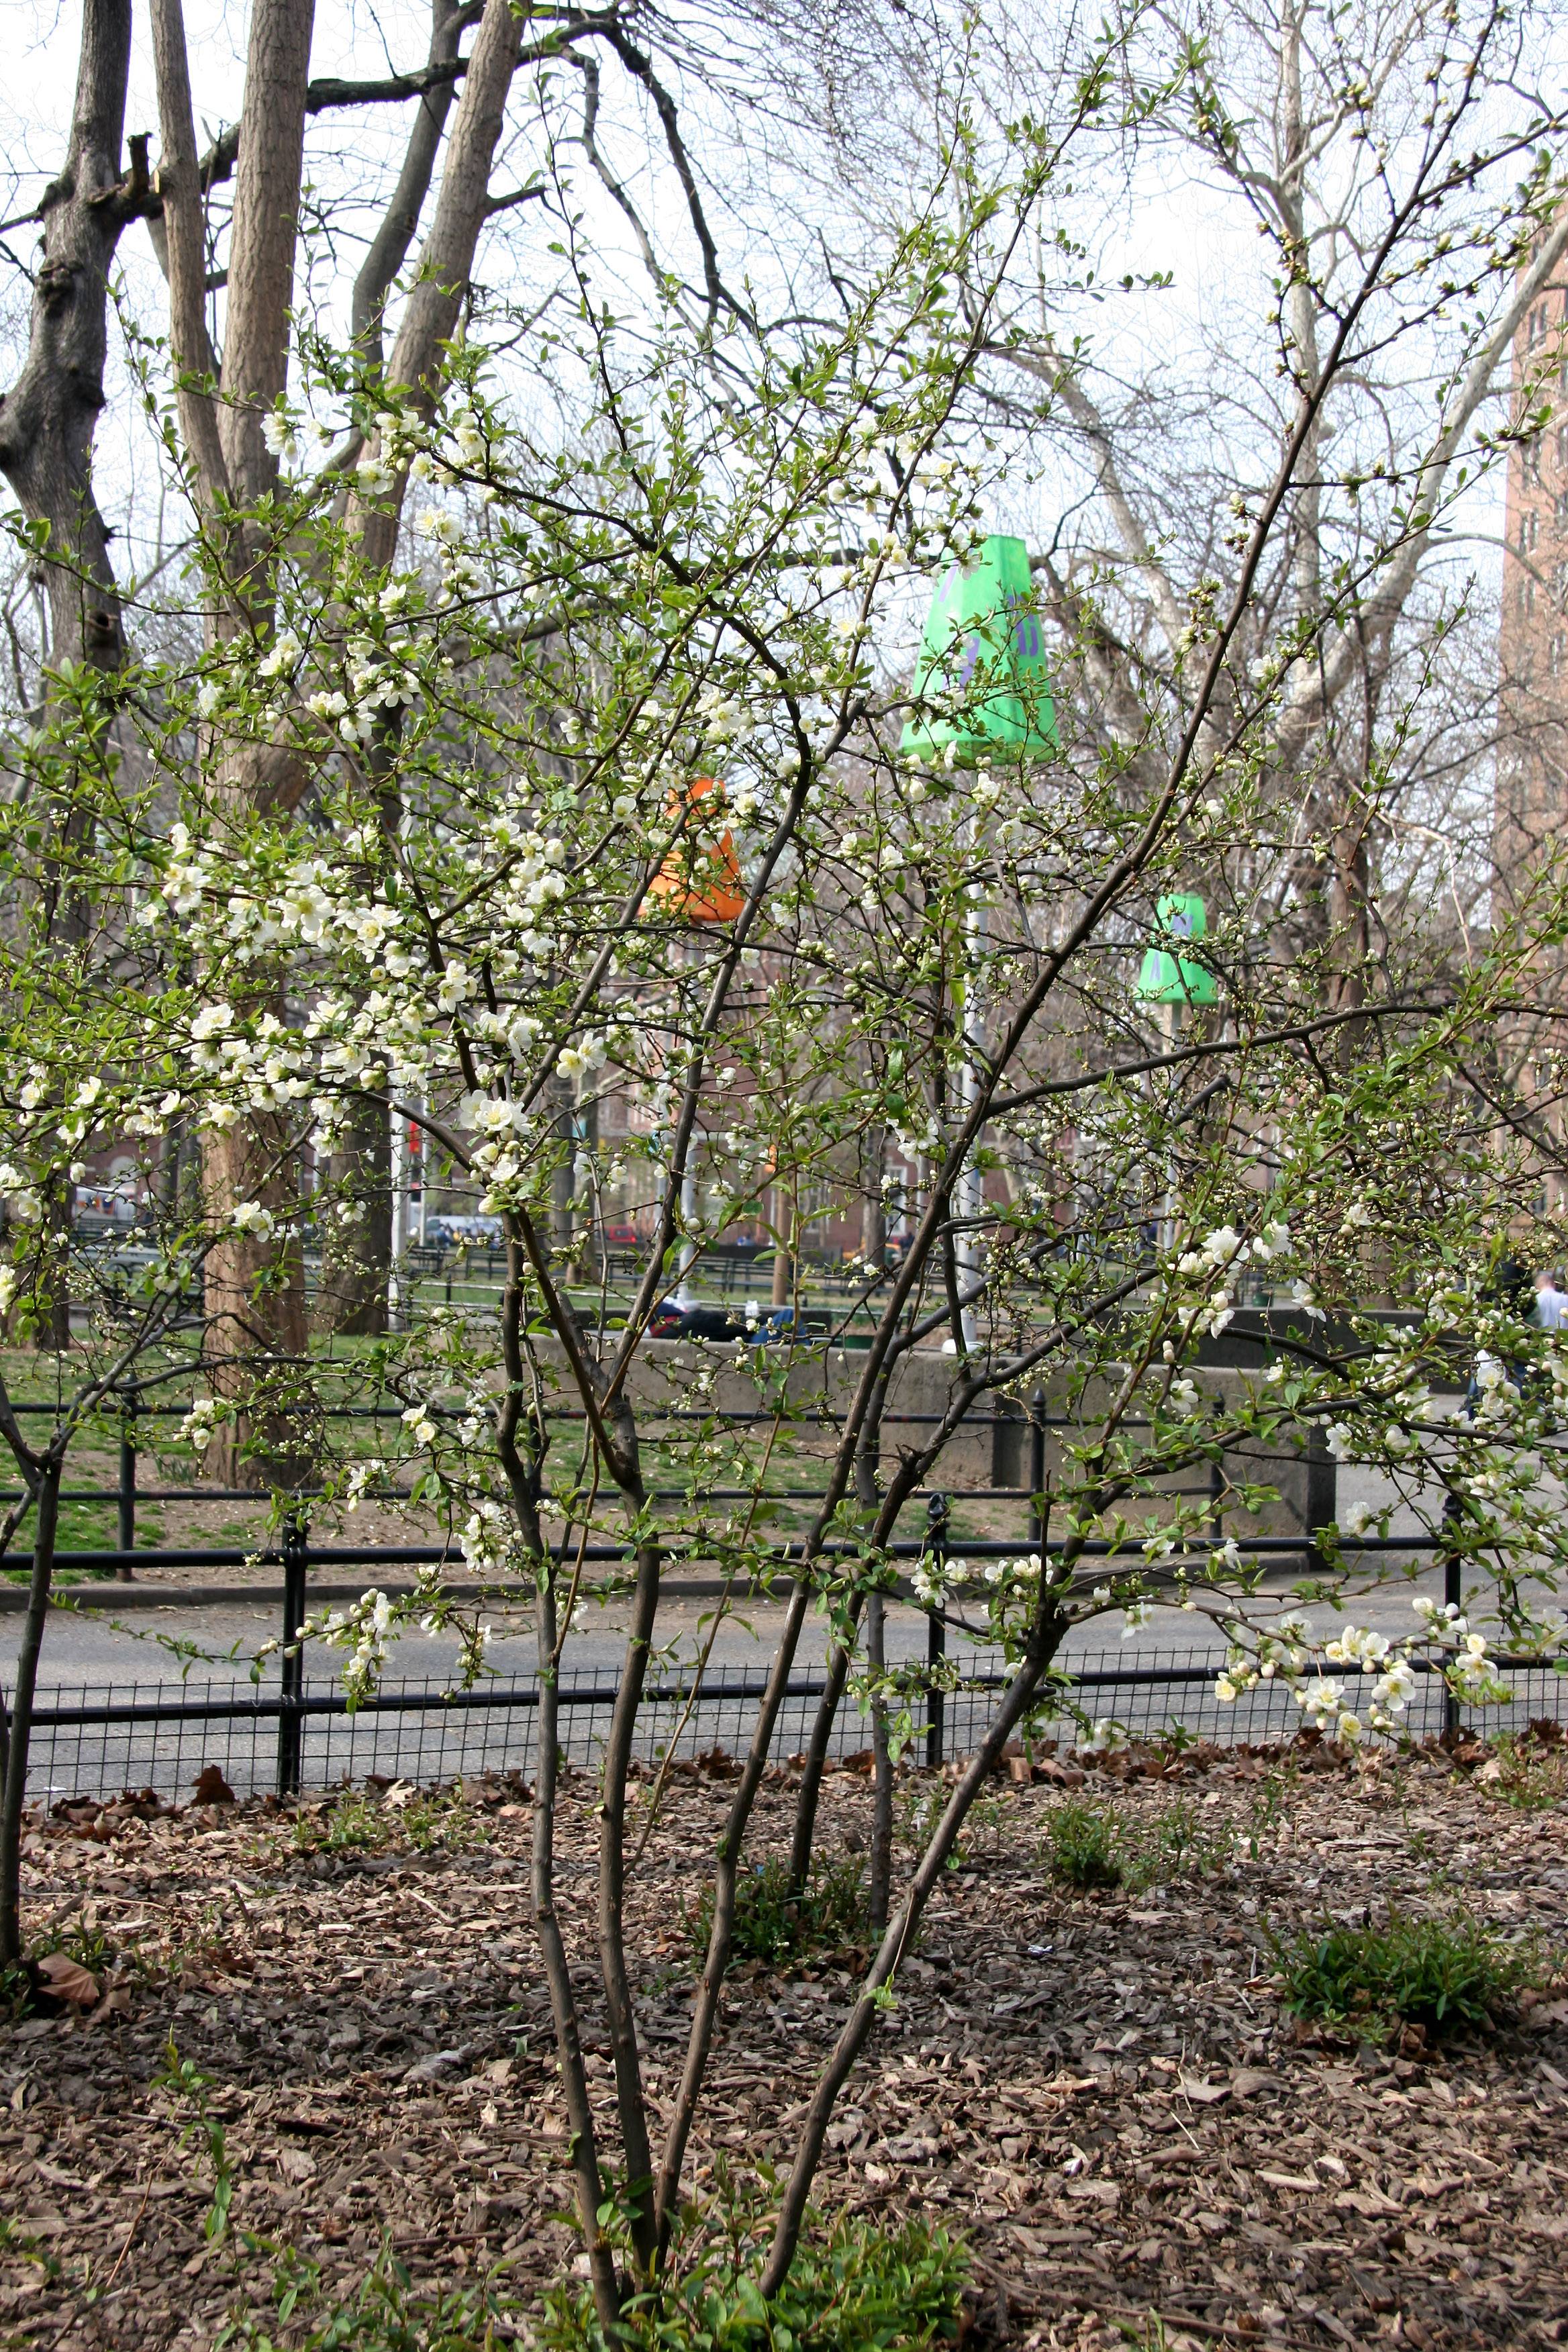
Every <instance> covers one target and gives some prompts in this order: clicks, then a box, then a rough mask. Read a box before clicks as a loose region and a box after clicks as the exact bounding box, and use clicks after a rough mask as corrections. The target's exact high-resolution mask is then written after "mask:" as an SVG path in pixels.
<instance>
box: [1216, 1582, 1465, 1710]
mask: <svg viewBox="0 0 1568 2352" xmlns="http://www.w3.org/2000/svg"><path fill="white" fill-rule="evenodd" d="M1412 1606H1413V1607H1414V1609H1415V1614H1416V1616H1417V1618H1418V1619H1419V1620H1420V1624H1419V1628H1418V1630H1417V1631H1416V1632H1415V1633H1413V1634H1409V1635H1407V1636H1405V1638H1403V1639H1400V1640H1393V1639H1391V1638H1390V1637H1389V1636H1388V1635H1387V1634H1386V1633H1380V1632H1379V1631H1378V1630H1377V1629H1376V1628H1375V1627H1373V1626H1361V1625H1346V1626H1344V1627H1342V1629H1341V1631H1340V1632H1338V1633H1335V1634H1333V1635H1332V1636H1331V1638H1330V1639H1329V1640H1328V1641H1327V1642H1325V1643H1322V1644H1321V1658H1322V1661H1323V1663H1324V1664H1326V1665H1330V1666H1339V1667H1341V1668H1343V1669H1348V1670H1349V1671H1350V1672H1351V1673H1352V1674H1357V1675H1362V1676H1363V1678H1369V1679H1370V1683H1371V1687H1370V1689H1368V1690H1367V1692H1366V1694H1365V1697H1364V1700H1363V1701H1362V1702H1360V1708H1361V1711H1359V1712H1358V1708H1357V1706H1356V1705H1354V1704H1352V1702H1351V1700H1350V1697H1349V1695H1348V1694H1349V1685H1347V1684H1346V1683H1345V1682H1343V1681H1342V1680H1336V1679H1335V1678H1334V1677H1333V1676H1331V1675H1327V1674H1324V1673H1322V1672H1321V1671H1319V1670H1316V1669H1315V1668H1314V1667H1313V1665H1312V1664H1311V1654H1312V1651H1313V1649H1314V1648H1315V1647H1317V1645H1316V1644H1314V1643H1313V1642H1312V1639H1311V1633H1310V1627H1309V1625H1308V1623H1307V1622H1306V1620H1305V1619H1304V1618H1300V1617H1289V1618H1282V1619H1280V1620H1279V1622H1278V1623H1277V1624H1276V1625H1275V1626H1274V1627H1273V1629H1272V1630H1271V1631H1269V1632H1265V1633H1244V1632H1243V1630H1242V1629H1239V1628H1235V1627H1233V1628H1232V1633H1233V1640H1232V1645H1231V1649H1230V1653H1229V1654H1228V1656H1227V1657H1226V1664H1225V1670H1224V1672H1223V1673H1222V1674H1221V1675H1219V1676H1218V1677H1217V1678H1216V1680H1215V1696H1216V1697H1217V1698H1218V1699H1220V1700H1221V1701H1222V1702H1225V1703H1227V1704H1228V1703H1230V1702H1232V1701H1234V1700H1236V1699H1237V1698H1239V1697H1240V1696H1241V1695H1242V1693H1243V1692H1244V1691H1247V1690H1251V1689H1253V1688H1255V1687H1256V1685H1258V1683H1260V1682H1269V1681H1273V1680H1275V1679H1278V1680H1279V1681H1280V1682H1283V1683H1284V1684H1285V1685H1286V1686H1287V1687H1288V1688H1289V1690H1290V1692H1291V1693H1292V1695H1293V1696H1294V1697H1295V1700H1296V1704H1297V1705H1298V1706H1299V1707H1300V1710H1301V1719H1302V1721H1303V1723H1304V1724H1306V1725H1307V1726H1308V1727H1310V1728H1311V1729H1313V1730H1316V1731H1321V1732H1323V1733H1325V1734H1326V1735H1327V1736H1328V1737H1329V1738H1331V1739H1338V1740H1341V1741H1342V1742H1343V1743H1344V1745H1345V1746H1347V1747H1354V1746H1355V1745H1356V1744H1357V1743H1358V1742H1359V1741H1361V1740H1362V1739H1363V1738H1365V1737H1366V1735H1367V1733H1368V1732H1369V1731H1370V1732H1375V1733H1379V1734H1381V1735H1382V1736H1383V1737H1384V1738H1391V1737H1393V1736H1394V1734H1396V1733H1397V1731H1398V1730H1399V1727H1400V1725H1399V1718H1400V1717H1401V1716H1403V1715H1404V1714H1405V1710H1406V1708H1407V1707H1408V1706H1409V1704H1410V1701H1411V1698H1412V1697H1413V1696H1414V1695H1415V1678H1416V1668H1415V1663H1414V1655H1413V1654H1414V1653H1415V1651H1416V1650H1417V1649H1422V1650H1426V1651H1428V1652H1435V1653H1436V1654H1437V1655H1438V1657H1439V1658H1444V1657H1446V1658H1447V1663H1446V1664H1441V1665H1440V1667H1439V1669H1438V1670H1439V1671H1440V1673H1441V1675H1442V1677H1443V1680H1444V1681H1445V1682H1446V1683H1447V1686H1448V1688H1449V1690H1450V1691H1451V1692H1452V1693H1453V1695H1454V1696H1455V1697H1456V1698H1458V1699H1459V1700H1460V1701H1462V1702H1463V1703H1464V1704H1465V1705H1466V1706H1496V1705H1500V1704H1501V1703H1503V1702H1504V1701H1506V1700H1507V1698H1508V1696H1509V1692H1508V1687H1507V1685H1506V1684H1503V1683H1502V1682H1500V1680H1499V1677H1498V1674H1497V1670H1496V1667H1495V1665H1494V1664H1493V1663H1492V1660H1491V1657H1490V1654H1489V1648H1488V1643H1487V1639H1486V1636H1485V1634H1483V1633H1476V1632H1475V1631H1473V1629H1472V1628H1471V1626H1470V1625H1469V1623H1468V1620H1467V1619H1466V1618H1465V1617H1464V1616H1463V1615H1462V1614H1461V1613H1460V1612H1459V1611H1458V1608H1457V1607H1456V1606H1455V1604H1454V1603H1453V1602H1452V1601H1449V1602H1448V1603H1447V1604H1446V1605H1439V1603H1438V1602H1436V1601H1433V1600H1432V1599H1430V1598H1429V1597H1428V1596H1427V1595H1426V1594H1422V1595H1420V1596H1419V1597H1418V1598H1417V1599H1416V1600H1415V1601H1414V1602H1413V1603H1412Z"/></svg>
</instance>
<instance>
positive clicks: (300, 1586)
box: [278, 1513, 310, 1797]
mask: <svg viewBox="0 0 1568 2352" xmlns="http://www.w3.org/2000/svg"><path fill="white" fill-rule="evenodd" d="M309 1568H310V1534H309V1531H308V1529H307V1528H306V1525H305V1521H304V1518H303V1517H302V1515H300V1514H298V1513H296V1514H293V1515H291V1516H290V1517H289V1518H288V1519H286V1520H285V1521H284V1525H283V1658H282V1676H281V1688H280V1690H279V1700H280V1702H281V1704H280V1706H279V1715H278V1794H279V1796H280V1797H297V1796H298V1795H299V1793H300V1750H301V1748H302V1745H303V1740H304V1731H305V1719H304V1716H303V1714H302V1712H301V1709H300V1700H301V1699H302V1698H303V1696H304V1691H305V1660H304V1657H303V1654H301V1652H300V1646H299V1641H300V1626H301V1625H302V1624H303V1623H304V1622H305V1578H306V1574H307V1572H308V1570H309Z"/></svg>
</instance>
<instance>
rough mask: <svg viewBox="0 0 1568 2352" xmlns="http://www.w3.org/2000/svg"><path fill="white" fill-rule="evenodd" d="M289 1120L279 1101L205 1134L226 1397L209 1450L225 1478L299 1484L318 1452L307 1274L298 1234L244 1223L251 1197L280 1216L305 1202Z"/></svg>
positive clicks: (235, 1482) (219, 1387)
mask: <svg viewBox="0 0 1568 2352" xmlns="http://www.w3.org/2000/svg"><path fill="white" fill-rule="evenodd" d="M297 1169H298V1158H297V1151H296V1147H295V1142H294V1138H293V1134H292V1130H291V1129H290V1127H289V1122H288V1120H287V1118H285V1117H284V1116H282V1115H281V1114H279V1112H277V1111H253V1112H251V1114H250V1115H249V1117H248V1118H247V1119H245V1120H244V1121H243V1122H241V1123H240V1124H238V1125H237V1126H234V1127H231V1128H229V1129H226V1130H225V1131H222V1132H217V1133H209V1134H208V1135H206V1136H205V1139H204V1149H203V1152H202V1186H203V1192H204V1194H205V1208H206V1215H207V1219H208V1222H209V1223H210V1224H211V1225H213V1226H216V1228H218V1238H217V1240H216V1242H215V1243H214V1244H213V1245H212V1247H211V1248H210V1249H209V1251H208V1253H207V1261H206V1338H205V1353H206V1358H207V1364H208V1370H209V1372H210V1375H211V1379H212V1385H213V1393H214V1395H215V1396H216V1397H218V1398H220V1399H222V1400H223V1401H224V1402H225V1404H226V1407H227V1411H226V1416H225V1418H224V1419H223V1420H222V1421H221V1422H220V1423H219V1425H218V1428H217V1431H216V1434H215V1436H214V1439H213V1444H212V1446H211V1448H210V1450H209V1452H208V1455H207V1462H208V1465H209V1467H210V1473H211V1475H212V1476H213V1477H214V1478H216V1481H217V1483H218V1484H219V1485H220V1486H283V1487H288V1486H298V1485H300V1483H301V1481H302V1480H303V1479H304V1478H305V1476H306V1475H308V1473H309V1470H310V1462H311V1457H312V1454H313V1451H314V1447H313V1444H312V1421H311V1409H310V1363H309V1359H308V1354H307V1345H306V1333H305V1276H304V1266H303V1263H302V1259H301V1254H300V1244H299V1239H298V1235H297V1234H296V1235H295V1236H294V1237H293V1238H291V1239H289V1240H288V1241H287V1242H283V1243H279V1239H278V1238H277V1237H276V1235H275V1234H266V1233H264V1232H258V1231H257V1230H255V1229H254V1228H251V1229H248V1230H241V1229H240V1228H239V1227H237V1225H236V1224H235V1223H234V1222H233V1218H234V1213H235V1211H236V1209H237V1208H239V1207H240V1206H241V1205H243V1204H248V1203H250V1202H254V1203H255V1204H256V1206H257V1207H258V1208H259V1209H262V1210H265V1211H266V1212H267V1213H268V1216H269V1217H270V1218H271V1219H272V1221H273V1223H274V1224H275V1225H279V1226H281V1225H284V1224H292V1223H294V1221H295V1220H296V1219H297V1218H298V1215H299V1210H300V1199H299V1190H298V1182H297Z"/></svg>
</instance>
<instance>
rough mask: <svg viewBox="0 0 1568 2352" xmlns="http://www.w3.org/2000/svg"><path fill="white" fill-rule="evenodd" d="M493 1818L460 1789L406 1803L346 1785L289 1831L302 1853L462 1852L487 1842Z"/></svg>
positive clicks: (410, 1799)
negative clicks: (467, 1800)
mask: <svg viewBox="0 0 1568 2352" xmlns="http://www.w3.org/2000/svg"><path fill="white" fill-rule="evenodd" d="M489 1837H490V1828H489V1822H487V1821H486V1820H485V1819H484V1817H483V1816H482V1814H480V1813H479V1812H476V1811H475V1810H474V1808H473V1807H472V1806H471V1805H468V1804H465V1803H464V1801H463V1798H462V1795H461V1792H460V1791H459V1790H450V1791H446V1790H443V1791H442V1792H440V1793H439V1794H437V1795H435V1796H411V1797H409V1798H408V1799H407V1801H406V1802H405V1803H402V1804H389V1803H387V1802H386V1801H385V1800H384V1799H383V1800H382V1801H380V1802H377V1801H376V1800H375V1799H374V1797H371V1796H369V1795H367V1794H366V1793H365V1791H364V1790H360V1789H344V1790H342V1792H341V1793H340V1794H338V1795H336V1796H334V1797H333V1798H331V1801H329V1802H328V1803H327V1804H325V1805H319V1806H312V1807H310V1809H309V1810H307V1811H302V1812H300V1814H299V1815H298V1816H297V1817H296V1819H295V1821H294V1822H293V1825H292V1827H291V1829H290V1832H289V1843H290V1844H291V1845H292V1847H293V1849H294V1852H295V1853H306V1854H312V1853H381V1852H383V1851H384V1850H386V1849H388V1848H390V1847H394V1846H397V1847H409V1848H411V1849H412V1850H413V1852H414V1853H434V1852H435V1851H436V1849H437V1847H439V1848H440V1849H441V1851H442V1852H443V1853H462V1852H464V1851H466V1850H467V1849H468V1847H470V1846H476V1845H484V1844H486V1843H488V1842H489Z"/></svg>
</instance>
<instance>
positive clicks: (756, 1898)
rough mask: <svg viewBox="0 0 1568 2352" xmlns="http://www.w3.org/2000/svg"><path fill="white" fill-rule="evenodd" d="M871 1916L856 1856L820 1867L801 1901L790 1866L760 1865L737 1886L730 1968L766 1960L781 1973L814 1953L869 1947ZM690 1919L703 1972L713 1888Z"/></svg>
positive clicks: (693, 1909) (693, 1945)
mask: <svg viewBox="0 0 1568 2352" xmlns="http://www.w3.org/2000/svg"><path fill="white" fill-rule="evenodd" d="M868 1916H869V1915H868V1902H867V1888H866V1880H865V1874H864V1873H863V1872H862V1870H861V1867H860V1864H858V1862H856V1861H855V1860H854V1859H853V1858H852V1857H851V1856H849V1855H845V1856H844V1858H843V1859H842V1860H841V1861H838V1862H825V1863H819V1864H816V1866H815V1867H814V1868H813V1870H812V1874H811V1876H810V1877H809V1878H808V1879H807V1881H806V1885H805V1893H804V1894H803V1895H792V1894H791V1891H790V1877H789V1866H788V1864H786V1863H784V1862H783V1861H781V1860H779V1859H778V1858H777V1857H776V1856H775V1857H773V1858H771V1859H770V1860H768V1861H767V1862H763V1863H759V1864H758V1865H757V1867H756V1869H755V1870H753V1871H751V1872H748V1873H747V1874H746V1875H745V1876H744V1877H742V1878H741V1879H740V1880H739V1881H738V1882H737V1884H736V1887H735V1924H734V1928H733V1931H732V1933H731V1938H730V1964H731V1967H734V1966H735V1965H736V1964H737V1963H738V1962H740V1961H742V1960H761V1961H762V1962H763V1964H764V1965H765V1966H767V1967H769V1968H778V1967H782V1966H783V1965H784V1963H785V1962H786V1961H790V1960H804V1959H808V1958H811V1956H812V1955H813V1954H814V1953H817V1952H826V1951H834V1950H837V1948H840V1947H841V1946H843V1945H845V1944H856V1943H861V1942H864V1940H865V1937H866V1936H867V1933H868ZM686 1917H687V1926H688V1927H689V1930H690V1934H691V1948H692V1950H693V1952H694V1954H695V1955H696V1958H697V1963H698V1966H699V1967H700V1966H701V1965H702V1962H703V1961H704V1960H705V1959H706V1958H707V1957H708V1938H709V1937H710V1935H711V1934H712V1932H713V1890H712V1888H711V1887H705V1888H704V1889H703V1891H702V1894H701V1895H700V1898H699V1900H698V1901H697V1902H696V1903H695V1904H694V1905H693V1906H692V1907H691V1909H690V1910H689V1912H688V1913H687V1915H686Z"/></svg>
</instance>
